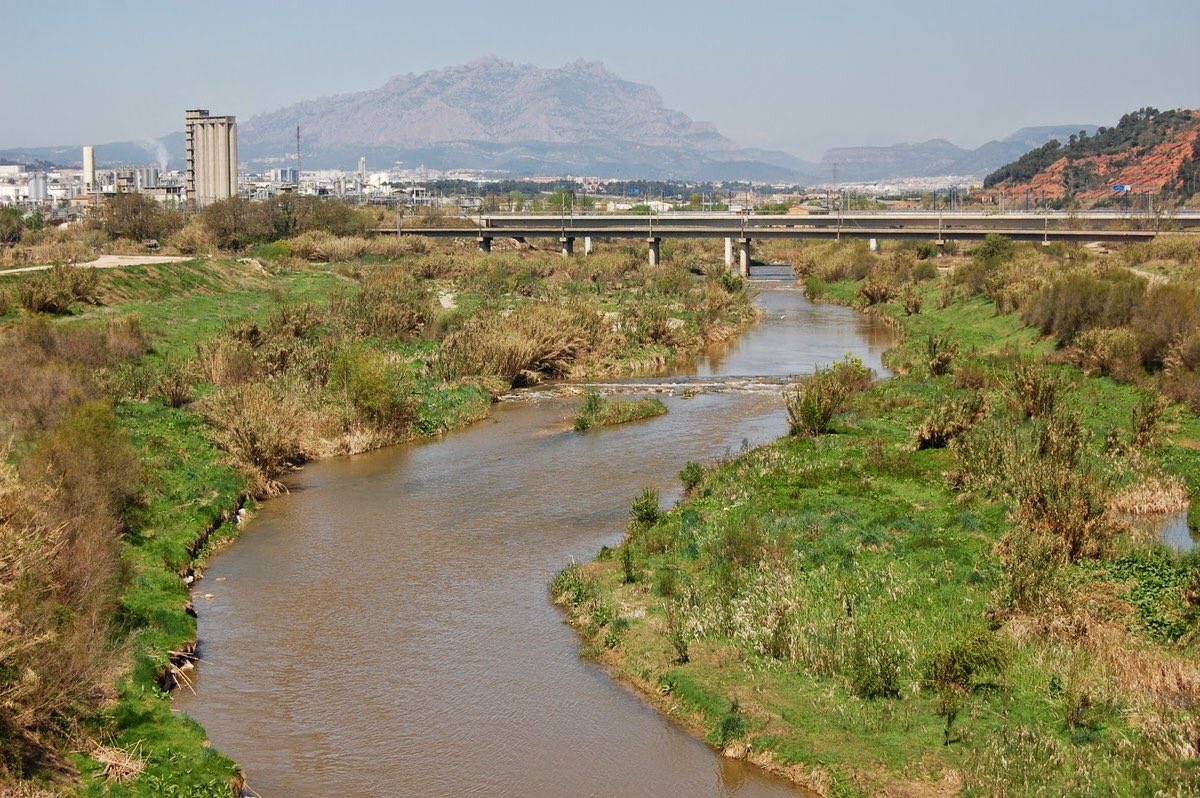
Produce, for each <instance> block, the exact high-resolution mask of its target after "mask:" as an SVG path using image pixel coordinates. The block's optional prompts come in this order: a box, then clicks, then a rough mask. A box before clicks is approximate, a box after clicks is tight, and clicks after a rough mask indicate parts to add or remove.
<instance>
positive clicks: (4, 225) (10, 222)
mask: <svg viewBox="0 0 1200 798" xmlns="http://www.w3.org/2000/svg"><path fill="white" fill-rule="evenodd" d="M24 229H25V224H24V223H23V222H22V221H21V212H20V211H19V210H17V209H16V208H3V209H0V243H2V244H15V243H17V242H18V241H20V240H21V231H22V230H24Z"/></svg>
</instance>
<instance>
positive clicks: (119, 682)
mask: <svg viewBox="0 0 1200 798" xmlns="http://www.w3.org/2000/svg"><path fill="white" fill-rule="evenodd" d="M372 213H373V212H371V211H363V210H359V209H353V208H351V207H349V206H346V205H342V204H340V203H337V202H330V201H322V200H317V199H316V198H309V197H299V196H292V195H287V196H280V197H277V198H275V199H273V200H271V201H269V202H265V203H248V202H244V201H242V200H236V199H235V200H229V201H226V202H220V203H216V204H213V205H210V206H208V207H206V208H205V209H204V210H203V211H202V212H200V213H199V214H197V215H195V216H193V217H192V219H191V220H190V221H188V222H187V224H186V226H185V225H183V221H182V219H181V218H179V217H178V215H177V214H174V213H173V212H171V211H169V210H167V209H164V208H162V207H160V206H159V205H158V204H157V203H155V202H153V201H152V200H149V199H147V198H145V197H142V196H141V195H137V194H121V195H117V196H116V197H114V198H111V199H109V200H106V202H105V205H104V206H103V207H102V208H101V209H100V211H99V212H98V214H97V215H96V217H94V219H93V220H92V223H91V224H90V225H88V226H80V227H75V228H71V229H66V228H62V229H36V230H35V229H30V230H27V231H26V232H25V234H24V237H23V239H22V242H21V243H20V244H18V245H17V246H15V247H11V248H9V249H7V250H4V251H3V252H2V253H0V261H2V262H3V264H2V265H14V266H26V265H28V264H37V263H39V262H62V261H64V260H66V259H68V258H74V259H76V260H78V261H81V262H84V261H89V260H91V259H92V258H93V257H94V256H95V255H96V254H99V253H101V252H106V253H113V254H121V253H122V252H130V251H139V250H141V248H140V247H139V246H138V245H137V244H134V243H132V241H130V240H129V239H134V240H137V239H143V238H147V237H151V236H153V237H157V238H158V239H159V240H161V241H164V242H165V243H166V246H165V247H164V251H163V253H162V254H165V255H183V256H194V257H193V259H191V260H186V261H182V262H175V263H169V264H160V265H141V266H127V267H121V268H112V269H103V270H100V269H90V268H79V267H72V266H61V265H60V266H54V267H53V268H50V269H47V270H45V271H41V272H23V273H19V274H10V275H7V276H6V275H4V273H3V271H2V270H0V425H2V427H3V429H5V430H6V431H8V432H7V434H6V435H5V437H4V439H3V440H0V445H4V446H5V448H4V457H3V458H0V563H3V567H2V568H0V607H3V608H4V611H3V612H0V658H2V659H0V696H2V697H3V700H2V701H0V727H2V728H3V733H2V734H0V785H11V786H13V788H14V789H18V790H26V791H27V792H31V794H37V792H38V791H39V790H43V789H44V790H50V791H54V792H58V791H61V790H70V791H82V792H83V793H84V794H88V795H100V794H103V795H108V796H161V795H166V794H181V795H182V794H186V795H189V796H200V797H201V798H203V797H204V796H228V795H230V794H231V792H233V793H237V792H240V790H241V788H242V786H243V785H244V779H243V776H242V773H241V771H240V768H239V767H238V766H237V764H236V763H234V762H233V761H231V760H230V759H229V758H227V757H226V756H224V755H223V754H221V753H220V752H219V751H216V750H214V749H213V748H211V747H210V746H209V745H208V741H207V739H206V738H205V734H204V730H203V729H202V728H201V727H200V726H199V725H198V724H196V723H194V722H192V721H191V720H189V719H187V718H186V717H184V716H181V715H178V714H175V713H173V712H172V705H171V700H170V695H169V693H170V691H171V690H172V689H174V688H175V687H177V686H179V685H181V684H186V683H187V680H188V676H189V671H190V669H191V667H192V665H193V663H194V661H195V659H196V651H195V646H196V620H195V615H196V610H195V608H193V607H192V605H191V604H190V601H189V588H190V586H191V585H192V584H193V583H194V582H195V580H196V579H197V578H199V576H200V572H201V569H202V568H203V564H204V562H205V560H206V558H207V557H208V556H209V555H210V554H211V552H212V551H213V550H214V548H215V547H217V546H219V545H221V544H222V543H226V542H228V541H230V540H232V539H233V538H234V537H236V534H237V527H238V521H239V520H240V519H241V518H242V517H243V513H242V512H241V511H242V510H243V509H244V508H245V507H247V506H252V505H253V503H254V501H256V500H258V499H261V498H263V497H266V496H270V495H272V494H275V493H277V492H279V491H281V490H283V485H282V482H281V480H283V479H284V478H285V477H286V475H287V474H288V473H289V472H290V471H291V470H293V469H294V468H296V467H298V466H299V465H301V464H302V463H304V462H305V461H308V460H310V459H313V458H317V457H324V456H329V455H336V454H343V453H352V452H361V451H365V450H368V449H372V448H376V447H379V446H385V445H389V444H393V443H398V442H402V441H405V440H410V439H412V438H416V437H420V436H430V435H436V434H439V433H441V432H443V431H445V430H448V429H451V428H454V427H457V426H460V425H462V424H465V423H468V422H470V421H472V420H474V419H478V418H481V417H483V416H485V415H486V414H487V412H488V406H489V403H490V401H491V400H492V399H493V398H494V397H496V396H498V395H500V394H502V393H504V392H507V391H509V390H511V389H512V388H513V387H516V386H521V385H529V384H533V383H536V382H538V381H541V380H544V379H556V378H567V377H584V376H593V377H612V376H618V375H623V374H634V373H649V372H653V371H654V370H656V369H658V368H661V367H663V366H666V365H669V364H671V363H673V362H675V361H676V360H678V359H680V358H685V357H690V356H691V355H692V354H693V353H695V352H697V351H699V350H701V349H703V348H704V347H706V346H708V345H709V344H711V343H713V342H715V341H720V340H722V339H725V338H728V337H730V336H732V335H734V334H736V333H737V332H738V331H739V330H740V329H741V328H743V327H744V326H745V325H746V324H748V323H749V322H750V321H752V320H753V318H754V316H755V311H754V309H753V306H752V305H751V303H750V300H749V298H748V297H747V295H746V292H745V289H744V286H743V284H742V281H741V280H740V278H737V277H733V276H731V275H729V274H728V273H727V272H726V271H725V269H724V268H723V267H722V266H720V265H719V264H720V262H721V257H720V252H719V251H718V250H717V249H716V248H715V247H714V246H712V245H692V244H688V243H683V242H680V243H678V244H677V243H675V242H669V243H670V244H671V246H670V247H668V246H667V244H664V250H665V255H666V256H669V257H667V260H668V264H667V265H666V266H665V267H664V268H657V269H651V268H649V267H647V266H646V265H645V253H644V252H642V251H641V250H639V249H634V248H630V247H625V246H620V245H606V246H602V247H600V248H599V249H598V250H597V252H595V253H594V254H593V255H591V256H589V257H586V258H584V257H578V258H571V259H566V258H563V257H562V256H561V255H559V254H558V251H557V245H556V243H554V242H552V243H551V245H547V246H545V247H538V246H536V245H537V244H538V243H539V242H533V244H534V245H535V246H534V247H533V248H530V247H526V246H521V247H518V246H517V245H516V244H513V245H512V246H511V248H510V249H508V250H507V251H501V248H500V247H497V251H495V252H493V253H492V254H490V255H483V254H481V253H478V252H476V251H475V250H474V248H472V247H466V246H461V245H448V246H446V247H442V248H439V247H436V246H434V245H433V244H432V243H431V242H429V241H427V240H425V239H421V238H415V237H404V238H400V239H396V238H379V239H369V240H368V239H366V238H362V237H360V236H359V235H358V233H359V232H361V231H362V230H365V229H367V228H369V227H373V226H377V225H378V224H380V223H382V221H383V220H381V219H379V218H374V217H373V216H372V215H371V214H372ZM708 264H712V266H711V267H706V265H708Z"/></svg>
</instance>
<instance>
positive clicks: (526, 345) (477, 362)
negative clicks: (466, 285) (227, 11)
mask: <svg viewBox="0 0 1200 798" xmlns="http://www.w3.org/2000/svg"><path fill="white" fill-rule="evenodd" d="M607 335H608V331H607V330H606V329H605V326H604V324H603V322H602V319H601V317H600V316H599V315H597V314H596V313H595V311H594V310H592V309H591V308H590V307H589V306H587V305H586V304H576V303H566V304H552V303H549V302H534V303H530V304H528V305H525V306H524V307H522V308H520V310H518V311H517V312H515V313H513V314H512V315H511V316H509V317H504V316H501V315H499V314H495V313H483V314H479V315H476V316H473V317H471V318H469V319H467V320H466V321H465V322H464V323H463V326H462V329H460V330H456V331H455V332H453V333H451V334H450V335H448V336H446V338H445V340H444V341H443V342H442V349H441V352H440V353H439V368H440V370H441V372H442V374H443V375H444V376H445V377H446V378H448V379H458V378H462V377H468V376H484V377H488V376H492V377H499V378H500V379H501V380H503V381H504V382H505V383H506V384H507V385H509V386H512V387H519V386H523V385H536V384H537V383H539V382H541V381H542V380H544V379H548V378H549V379H553V378H562V377H566V376H568V375H569V374H570V372H571V369H572V367H573V366H574V365H575V364H576V363H577V362H579V361H580V360H581V359H583V358H584V357H585V356H587V355H588V354H590V353H592V352H596V351H598V350H602V348H603V346H602V345H603V342H604V340H605V339H606V337H607Z"/></svg>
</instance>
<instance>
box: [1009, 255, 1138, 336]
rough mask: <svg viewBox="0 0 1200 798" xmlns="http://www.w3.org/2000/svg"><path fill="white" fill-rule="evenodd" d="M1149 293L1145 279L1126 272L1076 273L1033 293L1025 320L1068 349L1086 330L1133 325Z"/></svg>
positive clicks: (1057, 279) (1025, 306) (1026, 304)
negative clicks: (1140, 306) (1146, 294)
mask: <svg viewBox="0 0 1200 798" xmlns="http://www.w3.org/2000/svg"><path fill="white" fill-rule="evenodd" d="M1145 293H1146V281H1145V279H1144V278H1141V277H1138V276H1137V275H1135V274H1133V273H1131V272H1129V271H1127V270H1125V269H1106V270H1103V271H1101V272H1099V273H1092V272H1088V271H1082V270H1080V271H1073V272H1070V273H1068V274H1066V275H1062V276H1060V277H1058V278H1056V279H1054V280H1053V281H1051V282H1050V283H1048V284H1046V285H1045V286H1044V287H1042V288H1041V289H1039V290H1038V291H1037V292H1036V293H1035V294H1033V295H1032V297H1031V298H1030V299H1029V300H1028V301H1027V302H1026V303H1025V305H1024V307H1023V308H1022V309H1021V319H1022V321H1024V322H1025V323H1026V324H1031V325H1033V326H1035V327H1037V328H1038V329H1039V330H1041V332H1042V334H1043V335H1054V336H1055V338H1056V339H1057V340H1058V344H1059V346H1065V345H1067V344H1069V343H1071V342H1072V341H1073V340H1074V339H1075V336H1077V335H1078V334H1079V333H1081V332H1083V331H1085V330H1088V329H1091V328H1094V327H1107V328H1113V327H1122V326H1125V325H1127V324H1129V323H1130V321H1131V320H1132V319H1133V317H1134V315H1135V313H1136V312H1137V309H1138V306H1139V304H1140V303H1141V302H1142V298H1143V296H1144V295H1145Z"/></svg>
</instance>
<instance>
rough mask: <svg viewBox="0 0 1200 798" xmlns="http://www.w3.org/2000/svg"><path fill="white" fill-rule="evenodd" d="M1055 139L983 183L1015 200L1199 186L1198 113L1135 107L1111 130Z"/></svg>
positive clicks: (1189, 191)
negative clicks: (1115, 188)
mask: <svg viewBox="0 0 1200 798" xmlns="http://www.w3.org/2000/svg"><path fill="white" fill-rule="evenodd" d="M1062 141H1065V142H1066V144H1063V143H1062ZM1062 141H1058V140H1055V141H1050V142H1048V143H1046V144H1044V145H1042V146H1040V147H1038V148H1037V149H1034V150H1032V151H1030V152H1028V153H1026V154H1025V155H1023V156H1021V157H1020V158H1018V159H1016V160H1014V161H1013V162H1011V163H1008V164H1006V165H1004V166H1002V167H1000V168H999V169H996V170H995V171H994V172H992V173H991V174H989V175H988V176H987V178H985V180H984V187H985V188H996V189H999V190H1000V191H1002V192H1003V193H1004V194H1005V195H1006V196H1008V197H1009V198H1010V199H1016V200H1019V199H1021V198H1023V197H1025V196H1033V197H1035V198H1039V199H1046V200H1054V201H1057V200H1080V201H1089V202H1095V201H1098V200H1099V201H1103V200H1108V199H1113V198H1119V197H1120V196H1121V195H1122V194H1124V193H1126V192H1131V193H1136V194H1144V193H1152V194H1158V193H1170V194H1181V195H1183V196H1191V195H1193V194H1195V193H1197V191H1200V111H1188V110H1182V109H1180V110H1174V111H1159V110H1158V109H1157V108H1142V109H1140V110H1138V111H1134V112H1133V113H1129V114H1125V115H1124V116H1122V117H1121V120H1120V121H1119V122H1118V123H1117V125H1116V127H1109V128H1106V127H1101V128H1099V129H1097V130H1095V131H1091V132H1087V131H1077V132H1076V133H1075V134H1072V135H1071V136H1069V137H1066V138H1064V139H1063V140H1062ZM1114 186H1116V187H1118V188H1117V190H1116V191H1114V188H1113V187H1114Z"/></svg>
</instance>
